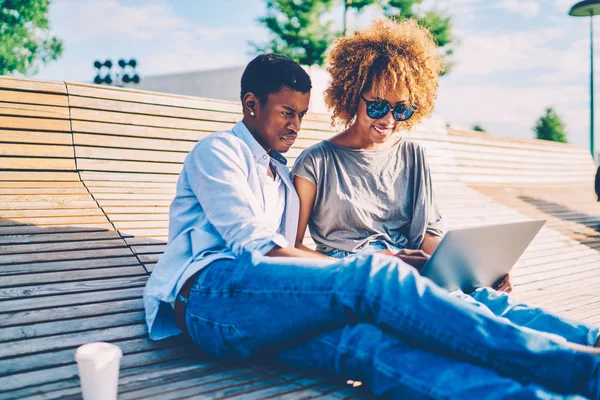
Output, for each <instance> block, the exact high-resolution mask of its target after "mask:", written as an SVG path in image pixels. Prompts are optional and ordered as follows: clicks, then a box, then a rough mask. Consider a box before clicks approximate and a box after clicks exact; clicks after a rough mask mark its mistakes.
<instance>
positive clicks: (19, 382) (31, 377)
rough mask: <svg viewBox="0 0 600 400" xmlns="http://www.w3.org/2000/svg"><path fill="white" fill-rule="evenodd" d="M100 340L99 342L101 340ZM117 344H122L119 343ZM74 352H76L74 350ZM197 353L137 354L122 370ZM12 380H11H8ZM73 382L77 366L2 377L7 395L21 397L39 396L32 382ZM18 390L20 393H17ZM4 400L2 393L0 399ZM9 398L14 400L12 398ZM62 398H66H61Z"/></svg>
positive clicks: (123, 363)
mask: <svg viewBox="0 0 600 400" xmlns="http://www.w3.org/2000/svg"><path fill="white" fill-rule="evenodd" d="M101 339H102V338H101V337H100V338H98V339H97V340H101ZM117 344H120V342H119V343H117ZM73 351H74V350H73ZM194 354H195V353H194V352H193V351H190V348H189V347H186V346H179V347H176V348H168V349H162V350H157V351H152V352H143V353H137V354H131V355H128V356H126V357H123V358H122V359H121V368H122V369H125V368H131V367H137V366H140V365H146V364H152V363H157V362H161V361H166V360H176V359H183V358H189V357H191V356H192V355H194ZM8 378H10V379H8ZM67 379H68V380H71V381H72V382H75V383H77V382H78V379H77V366H76V365H75V364H71V365H67V366H62V367H58V368H52V369H42V370H38V371H31V372H26V373H23V374H13V375H10V376H8V377H0V387H2V388H3V389H4V390H5V391H6V393H8V394H9V395H12V394H14V393H18V394H19V398H22V397H20V396H27V394H28V393H29V394H31V393H34V394H38V391H37V390H36V387H35V386H32V385H31V382H36V383H37V385H36V386H39V385H43V384H46V383H53V382H57V381H64V380H67ZM17 390H18V392H17ZM1 398H2V396H1V393H0V399H1ZM9 398H13V397H12V396H11V397H9ZM60 398H64V397H62V396H60ZM75 398H76V399H77V398H81V395H80V393H77V395H76V396H75Z"/></svg>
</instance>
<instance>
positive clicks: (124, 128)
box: [71, 119, 215, 141]
mask: <svg viewBox="0 0 600 400" xmlns="http://www.w3.org/2000/svg"><path fill="white" fill-rule="evenodd" d="M71 123H72V126H73V132H75V133H90V134H102V135H116V136H120V137H122V136H132V137H143V138H157V139H174V140H188V141H198V140H200V139H201V138H203V137H204V136H206V135H208V134H209V133H213V132H215V131H206V130H197V131H194V130H183V129H169V128H158V127H152V126H135V125H121V124H113V123H108V122H95V121H94V122H92V121H78V120H75V119H73V120H72V121H71Z"/></svg>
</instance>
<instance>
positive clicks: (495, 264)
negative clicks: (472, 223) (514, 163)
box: [421, 220, 546, 293]
mask: <svg viewBox="0 0 600 400" xmlns="http://www.w3.org/2000/svg"><path fill="white" fill-rule="evenodd" d="M545 223H546V221H544V220H534V221H526V222H516V223H510V224H501V225H489V226H478V227H474V228H465V229H457V230H452V231H449V232H448V233H447V234H446V236H444V238H443V239H442V242H441V243H440V244H439V246H438V248H437V249H436V251H435V252H434V253H433V255H432V256H431V258H430V259H429V261H428V262H427V264H425V267H423V269H422V270H421V275H423V276H426V277H428V278H430V279H431V280H432V281H434V282H435V283H437V284H438V285H439V286H442V287H444V288H446V289H448V290H450V291H452V290H456V289H461V290H462V291H463V292H465V293H471V292H472V291H473V290H475V289H477V288H478V287H484V286H488V287H491V286H493V285H494V284H495V283H496V282H498V281H499V280H500V279H501V278H502V277H504V275H506V274H507V273H508V272H509V271H510V270H511V269H512V267H513V266H514V265H515V263H516V262H517V260H518V259H519V257H521V255H522V254H523V252H524V251H525V249H527V246H529V244H530V243H531V241H532V240H533V238H534V237H535V235H537V233H538V232H539V231H540V229H542V226H544V224H545Z"/></svg>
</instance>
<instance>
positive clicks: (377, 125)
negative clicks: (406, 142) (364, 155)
mask: <svg viewBox="0 0 600 400" xmlns="http://www.w3.org/2000/svg"><path fill="white" fill-rule="evenodd" d="M362 96H363V97H364V98H365V99H366V100H369V101H377V100H385V101H387V102H388V103H389V104H390V106H392V107H394V106H395V105H396V104H398V103H403V102H404V103H406V102H407V101H408V93H407V92H406V91H401V92H396V93H390V94H388V95H386V96H385V97H384V98H379V97H376V96H375V95H374V94H373V93H372V91H371V90H370V89H369V90H368V91H365V92H363V93H362ZM399 124H400V122H398V121H396V120H395V119H394V117H393V116H392V111H391V110H390V111H389V112H388V113H387V114H386V115H385V116H384V117H382V118H380V119H372V118H369V116H368V115H367V105H366V103H365V102H364V100H363V99H362V98H361V99H360V100H359V103H358V112H357V114H356V122H355V125H356V127H357V129H358V132H359V133H360V134H361V135H362V136H363V137H364V138H365V139H366V140H368V141H369V142H372V143H384V142H386V141H387V140H388V139H389V138H391V137H392V134H393V133H394V132H395V131H396V128H397V127H398V125H399Z"/></svg>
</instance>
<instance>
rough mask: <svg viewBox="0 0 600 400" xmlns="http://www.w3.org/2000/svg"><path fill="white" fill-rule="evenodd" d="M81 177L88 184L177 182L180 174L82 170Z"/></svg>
mask: <svg viewBox="0 0 600 400" xmlns="http://www.w3.org/2000/svg"><path fill="white" fill-rule="evenodd" d="M81 178H82V179H83V180H84V181H85V182H86V184H92V182H94V184H96V185H100V184H102V185H104V182H105V181H107V182H137V183H146V182H148V183H165V182H169V183H175V182H177V179H178V178H179V176H178V175H164V174H144V173H137V174H136V173H126V172H91V171H81ZM99 182H102V183H99Z"/></svg>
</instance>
